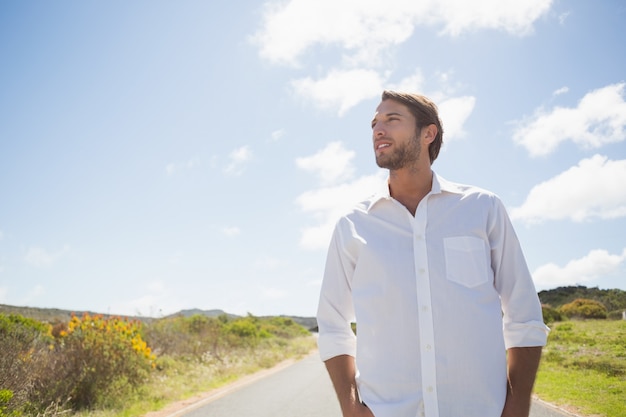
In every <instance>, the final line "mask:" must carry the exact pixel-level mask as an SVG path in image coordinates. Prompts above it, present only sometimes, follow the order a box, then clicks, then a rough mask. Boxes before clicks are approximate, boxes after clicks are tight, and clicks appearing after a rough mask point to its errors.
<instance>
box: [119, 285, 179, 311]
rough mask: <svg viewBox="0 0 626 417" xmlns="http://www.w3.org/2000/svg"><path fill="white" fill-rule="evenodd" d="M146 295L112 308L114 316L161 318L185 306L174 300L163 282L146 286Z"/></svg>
mask: <svg viewBox="0 0 626 417" xmlns="http://www.w3.org/2000/svg"><path fill="white" fill-rule="evenodd" d="M145 288H146V293H144V294H142V295H140V296H138V297H136V298H133V299H131V300H128V301H126V302H122V303H120V304H116V305H114V306H112V307H111V313H112V314H120V315H128V316H133V315H138V316H149V317H160V316H163V315H167V314H172V313H175V312H177V311H180V310H181V309H182V308H183V304H182V303H180V302H179V301H178V300H175V299H172V295H171V293H172V292H171V290H170V289H168V288H167V286H166V285H165V284H164V283H163V282H161V281H152V282H149V283H147V285H146V286H145Z"/></svg>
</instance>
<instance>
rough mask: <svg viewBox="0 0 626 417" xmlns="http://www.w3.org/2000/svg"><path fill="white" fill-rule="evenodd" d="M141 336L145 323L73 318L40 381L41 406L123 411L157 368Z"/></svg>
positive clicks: (38, 382)
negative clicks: (124, 406) (137, 388)
mask: <svg viewBox="0 0 626 417" xmlns="http://www.w3.org/2000/svg"><path fill="white" fill-rule="evenodd" d="M141 330H142V325H141V323H139V322H135V321H128V320H126V319H121V318H117V317H113V318H103V317H102V316H90V315H89V314H84V315H83V317H82V318H78V317H76V316H74V317H72V319H71V321H70V322H69V323H68V325H67V329H66V330H62V331H60V333H59V338H58V341H57V344H56V345H55V347H54V350H53V351H51V352H50V355H52V356H53V358H51V359H52V360H48V361H45V366H42V367H41V368H40V373H39V375H37V378H36V381H37V385H36V392H37V394H38V398H37V402H38V403H40V404H44V405H45V404H49V403H54V402H60V403H63V402H68V404H69V405H70V406H71V407H72V408H73V409H83V408H92V407H95V406H101V405H106V406H108V407H113V408H114V407H115V406H119V405H122V404H123V401H124V399H125V398H126V397H127V396H128V395H130V394H131V393H132V392H133V390H134V389H135V388H136V387H138V386H140V384H141V383H143V382H144V381H145V380H146V379H147V377H148V375H149V371H150V369H151V368H152V366H153V364H154V360H155V356H154V355H153V354H152V351H151V349H150V348H149V347H148V346H147V344H146V342H145V341H144V340H143V339H142V336H141Z"/></svg>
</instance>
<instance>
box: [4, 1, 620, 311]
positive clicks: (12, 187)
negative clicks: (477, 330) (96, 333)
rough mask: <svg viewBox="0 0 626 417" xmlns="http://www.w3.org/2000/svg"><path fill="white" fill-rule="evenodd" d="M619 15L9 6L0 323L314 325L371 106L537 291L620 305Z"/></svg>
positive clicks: (333, 4) (571, 8)
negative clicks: (270, 320)
mask: <svg viewBox="0 0 626 417" xmlns="http://www.w3.org/2000/svg"><path fill="white" fill-rule="evenodd" d="M625 19H626V4H624V3H623V2H622V1H621V0H612V1H611V0H603V1H598V2H589V1H583V0H571V1H563V0H560V1H558V0H529V1H524V2H520V1H517V0H511V1H503V0H474V1H472V2H466V1H463V0H439V1H427V0H425V1H413V0H411V1H394V0H388V1H385V2H380V1H337V0H316V1H306V0H281V1H267V2H263V1H239V2H230V1H221V0H220V1H211V2H208V1H177V2H171V1H147V0H146V1H133V2H122V1H110V2H82V1H59V2H46V1H31V2H18V1H13V2H6V1H5V2H2V4H1V5H0V57H1V65H0V303H2V304H10V305H20V306H35V307H55V308H63V309H69V310H91V311H96V312H101V313H111V314H141V315H150V316H161V315H166V314H170V313H174V312H176V311H178V310H181V309H185V308H202V309H213V308H219V309H223V310H225V311H227V312H230V313H235V314H246V313H247V312H250V313H252V314H255V315H266V314H293V315H303V316H312V315H314V314H315V310H316V306H317V297H318V291H319V286H320V283H321V277H322V272H323V267H324V260H325V255H326V247H327V244H328V241H329V238H330V233H331V230H332V226H333V224H334V222H335V220H336V219H337V216H338V215H339V214H340V213H341V212H342V210H344V209H345V208H346V207H348V206H349V205H351V204H352V203H354V202H355V201H358V200H359V199H361V198H363V197H366V196H367V195H368V194H370V193H371V192H372V190H374V189H375V187H376V186H377V184H379V183H380V182H381V181H384V180H385V178H386V172H385V171H382V170H379V169H378V168H377V167H376V165H375V162H374V157H373V151H372V145H371V129H370V120H371V117H372V115H373V112H374V109H375V107H376V106H377V105H378V103H379V101H380V94H381V92H382V90H383V89H385V88H391V89H400V90H410V91H416V92H421V93H423V94H426V95H428V96H430V97H431V98H433V99H434V100H435V101H436V102H437V103H438V104H439V107H440V112H441V116H442V119H443V124H444V129H445V134H444V148H443V149H442V152H441V154H440V156H439V159H438V160H437V161H436V162H435V164H434V165H433V169H434V170H435V171H436V172H437V173H438V174H440V175H442V176H443V177H445V178H446V179H448V180H451V181H456V182H461V183H471V184H474V185H478V186H480V187H483V188H486V189H489V190H491V191H493V192H495V193H497V194H498V195H499V196H500V197H501V198H502V200H503V201H504V203H505V204H506V206H507V209H508V210H509V213H510V214H511V217H512V219H513V222H514V224H515V227H516V230H517V233H518V235H519V238H520V240H521V242H522V245H523V247H524V249H525V253H526V257H527V261H528V264H529V267H530V269H531V272H532V273H533V278H534V280H535V284H536V286H537V289H538V290H541V289H550V288H555V287H558V286H562V285H576V284H580V285H587V286H590V287H591V286H593V287H595V286H597V287H600V288H621V289H624V290H626V238H625V232H626V55H625V54H624V46H623V41H624V39H626V29H625V26H624V24H623V22H624V21H625Z"/></svg>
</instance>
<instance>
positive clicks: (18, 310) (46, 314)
mask: <svg viewBox="0 0 626 417" xmlns="http://www.w3.org/2000/svg"><path fill="white" fill-rule="evenodd" d="M83 313H89V314H90V315H96V314H101V313H96V312H93V311H70V310H62V309H58V308H38V307H18V306H10V305H5V304H0V314H19V315H20V316H24V317H28V318H31V319H35V320H38V321H42V322H46V323H52V324H55V323H63V322H68V321H69V320H70V319H71V318H72V314H75V315H77V316H82V315H83ZM223 314H225V315H226V316H228V317H229V318H237V317H240V316H237V315H236V314H230V313H226V312H225V311H224V310H218V309H214V310H200V309H197V308H194V309H187V310H181V311H179V312H178V313H174V314H170V315H169V316H166V317H164V318H168V317H176V316H184V317H190V316H194V315H204V316H207V317H218V316H221V315H223ZM103 316H105V317H107V316H110V315H109V314H103ZM114 316H119V315H117V314H114ZM122 317H127V318H129V319H133V320H140V321H143V322H151V321H154V320H157V319H156V318H153V317H142V316H122ZM280 317H286V318H290V319H292V320H293V321H294V322H296V323H298V324H300V325H301V326H303V327H304V328H306V329H309V330H313V329H315V328H316V326H317V320H316V319H315V317H298V316H284V315H281V316H280Z"/></svg>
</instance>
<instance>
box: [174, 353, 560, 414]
mask: <svg viewBox="0 0 626 417" xmlns="http://www.w3.org/2000/svg"><path fill="white" fill-rule="evenodd" d="M168 417H341V412H340V410H339V405H338V404H337V399H336V397H335V393H334V391H333V388H332V385H331V383H330V379H329V378H328V375H327V374H326V370H325V369H324V366H323V364H322V363H321V362H320V360H319V358H318V356H317V355H315V354H314V355H311V356H308V357H306V358H305V359H303V360H301V361H299V362H296V363H295V364H293V365H291V366H289V367H286V368H284V369H280V370H279V371H277V372H273V373H269V375H267V376H264V377H263V378H253V379H252V380H251V381H249V382H246V383H244V384H239V385H237V386H235V387H232V388H229V389H226V390H225V391H222V392H221V393H219V394H217V395H214V396H213V397H209V398H207V399H206V400H204V401H201V402H200V403H198V404H196V405H193V406H190V407H188V408H187V409H185V410H182V411H179V412H177V413H175V414H172V415H170V416H168ZM531 417H572V414H567V413H565V412H562V411H559V410H557V409H555V408H553V407H550V406H549V405H545V404H542V403H539V402H534V403H533V407H532V410H531Z"/></svg>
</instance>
